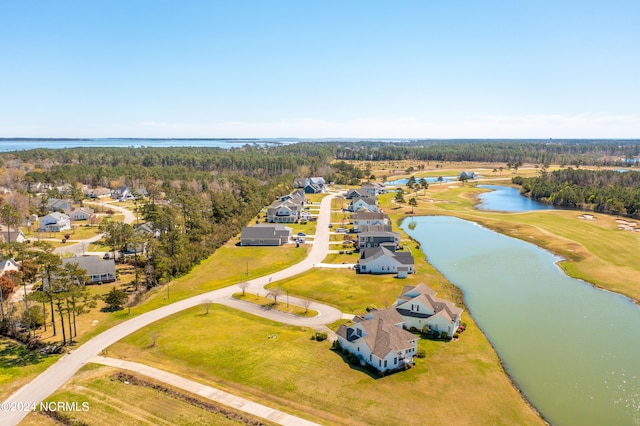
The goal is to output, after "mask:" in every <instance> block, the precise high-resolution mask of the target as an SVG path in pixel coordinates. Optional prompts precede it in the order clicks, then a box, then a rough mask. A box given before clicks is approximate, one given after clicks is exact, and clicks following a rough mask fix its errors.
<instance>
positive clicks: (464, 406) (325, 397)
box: [107, 305, 543, 425]
mask: <svg viewBox="0 0 640 426" xmlns="http://www.w3.org/2000/svg"><path fill="white" fill-rule="evenodd" d="M312 334H313V331H312V330H310V329H305V328H301V327H295V326H287V325H283V324H280V323H277V322H273V321H269V320H266V319H263V318H259V317H256V316H253V315H250V314H247V313H243V312H238V311H236V310H233V309H230V308H227V307H224V306H220V305H213V306H212V307H211V310H210V313H209V315H206V316H204V315H202V308H201V307H198V308H193V309H189V310H186V311H183V312H180V313H178V314H176V315H173V316H171V317H168V318H165V319H162V320H160V321H157V322H155V323H154V324H152V325H150V326H148V327H145V328H144V329H142V330H139V331H137V332H136V333H133V334H131V335H130V336H128V337H126V338H125V339H123V340H121V341H120V342H118V343H116V344H114V345H112V346H111V347H109V348H108V350H107V354H108V356H111V357H118V358H126V359H127V360H133V361H137V362H142V363H144V364H147V365H150V366H153V367H156V368H160V369H163V370H166V371H169V372H172V373H175V374H178V375H181V376H184V377H188V378H192V379H193V378H196V380H198V381H200V382H202V383H203V384H207V385H210V386H214V387H218V388H221V389H223V390H225V391H228V392H230V393H233V394H236V395H239V396H243V397H245V398H248V399H250V400H253V401H256V402H260V403H262V404H265V405H267V406H270V407H273V408H276V409H279V410H282V411H286V412H290V413H292V414H294V415H297V416H300V417H303V418H306V419H309V420H312V421H316V422H319V423H323V424H344V425H370V424H377V425H386V424H388V425H391V424H424V423H425V421H426V422H427V423H429V424H446V423H450V422H451V419H455V422H456V423H457V424H474V425H494V424H522V425H525V424H527V425H528V424H531V425H541V424H543V422H542V420H541V419H540V418H539V417H538V415H537V414H536V413H535V411H534V410H533V409H531V408H530V407H529V406H528V405H527V404H526V402H525V401H524V400H523V399H522V398H521V396H520V394H519V393H518V391H517V390H516V389H515V388H514V387H513V386H512V384H511V382H510V381H509V379H508V378H507V376H506V375H505V374H504V372H503V370H502V368H501V366H500V362H499V360H498V358H497V356H496V354H495V353H494V351H493V350H492V348H491V346H490V345H489V344H488V342H487V341H486V339H485V337H484V336H483V335H482V333H481V332H480V331H479V330H478V329H477V328H476V327H470V328H469V329H468V330H467V331H465V333H463V335H462V336H461V338H460V339H459V340H458V341H455V342H442V341H431V340H420V341H419V349H423V350H424V351H425V352H426V358H423V359H418V360H417V362H416V365H415V367H413V368H411V369H409V370H407V371H403V372H400V373H397V374H392V375H389V376H386V377H383V378H379V377H377V376H376V375H371V374H370V373H368V372H366V371H364V370H362V369H361V368H360V367H353V366H350V365H349V364H348V363H346V362H345V360H344V359H343V357H342V355H341V354H339V353H336V352H334V351H332V350H331V349H330V343H329V342H327V341H324V342H317V341H314V340H311V335H312ZM113 398H114V403H116V404H121V403H122V402H121V401H123V400H126V398H127V397H126V396H117V395H114V396H113Z"/></svg>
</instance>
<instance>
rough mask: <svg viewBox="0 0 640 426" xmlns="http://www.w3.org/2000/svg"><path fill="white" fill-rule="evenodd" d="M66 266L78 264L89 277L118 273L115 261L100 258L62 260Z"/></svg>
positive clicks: (87, 257)
mask: <svg viewBox="0 0 640 426" xmlns="http://www.w3.org/2000/svg"><path fill="white" fill-rule="evenodd" d="M62 263H63V264H64V265H66V264H68V263H76V264H77V265H78V267H79V268H80V269H84V270H85V271H87V274H88V275H104V274H112V275H115V273H116V263H115V261H114V260H113V259H104V260H103V259H101V258H100V257H99V256H80V257H69V258H67V259H62Z"/></svg>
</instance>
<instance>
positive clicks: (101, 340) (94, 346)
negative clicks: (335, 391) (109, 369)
mask: <svg viewBox="0 0 640 426" xmlns="http://www.w3.org/2000/svg"><path fill="white" fill-rule="evenodd" d="M335 196H336V194H331V195H329V196H327V197H325V198H324V199H323V200H322V203H321V208H320V214H319V217H318V222H317V228H316V234H315V240H314V242H313V247H312V248H311V251H310V253H309V255H308V256H307V258H306V259H304V260H303V261H302V262H300V263H298V264H296V265H293V266H291V267H289V268H287V269H284V270H282V271H279V272H276V273H274V274H271V275H270V276H266V277H261V278H257V279H255V280H252V281H249V288H248V289H247V291H249V292H254V293H255V292H258V291H263V290H262V288H263V287H264V286H265V285H266V284H268V283H269V282H270V281H272V282H275V281H278V280H281V279H285V278H289V277H292V276H294V275H297V274H300V273H303V272H305V271H307V270H309V269H311V268H313V267H314V266H315V265H317V264H320V263H321V262H322V260H323V259H324V258H325V257H326V255H327V252H328V247H329V227H328V225H329V223H330V218H331V200H332V199H333V198H334V197H335ZM237 291H238V288H237V287H236V286H235V285H234V286H230V287H226V288H223V289H220V290H215V291H211V292H209V293H205V294H201V295H198V296H194V297H191V298H189V299H184V300H181V301H178V302H176V303H172V304H170V305H167V306H164V307H162V308H159V309H156V310H154V311H150V312H147V313H144V314H142V315H139V316H137V317H135V318H132V319H131V320H129V321H126V322H124V323H121V324H118V325H116V326H114V327H112V328H110V329H109V330H106V331H105V332H103V333H101V334H100V335H98V336H96V337H94V338H93V339H91V340H89V341H88V342H86V343H85V344H83V345H82V346H80V347H78V348H77V349H75V350H73V351H71V352H70V353H68V354H66V355H64V356H63V357H62V358H60V360H58V362H56V363H55V364H53V365H52V366H51V367H49V368H48V369H47V370H46V371H44V372H43V373H42V374H40V375H39V376H38V377H36V378H35V379H34V380H33V381H32V382H31V383H28V384H27V385H25V386H23V387H22V388H21V389H19V390H18V391H17V392H15V393H14V394H13V395H11V396H10V397H9V398H8V399H7V400H5V402H6V403H26V402H29V403H39V402H40V401H42V400H44V399H45V398H47V397H48V396H49V395H51V394H52V393H53V392H55V391H56V389H58V388H59V387H60V386H62V385H63V384H64V383H65V382H67V381H68V380H69V379H70V378H71V377H72V376H73V375H74V374H75V373H76V372H77V371H78V369H80V368H81V367H82V366H83V365H84V364H85V363H87V362H90V360H91V359H92V358H94V357H95V356H97V355H98V354H100V352H101V351H102V350H103V349H105V348H106V347H108V346H109V345H111V344H113V343H115V342H117V341H118V340H120V339H122V338H124V337H125V336H127V335H129V334H131V333H133V332H134V331H136V330H139V329H140V328H142V327H145V326H147V325H149V324H151V323H152V322H154V321H157V320H159V319H161V318H164V317H167V316H169V315H172V314H174V313H177V312H180V311H182V310H185V309H188V308H191V307H193V306H197V305H199V304H201V303H202V302H203V301H205V300H211V301H213V302H215V303H220V304H223V305H226V306H230V307H233V308H235V309H238V310H242V311H245V312H249V313H251V314H254V315H257V316H261V317H264V318H269V319H272V320H275V321H279V322H282V323H286V324H293V325H301V326H308V327H317V328H320V327H323V326H324V325H326V324H330V323H332V322H335V321H337V320H339V319H340V318H342V312H340V311H339V310H337V309H335V308H332V307H330V306H326V305H323V304H320V303H312V304H311V305H310V306H309V308H310V309H314V310H316V311H317V312H318V315H317V316H316V317H313V318H299V317H296V316H294V315H289V314H285V313H282V312H279V311H275V310H263V309H262V308H261V307H259V306H257V305H254V304H250V303H247V302H243V301H239V300H236V299H233V298H232V297H231V295H232V294H233V293H235V292H237ZM289 300H290V302H291V303H294V304H300V302H299V301H298V299H297V298H295V297H293V296H290V298H289ZM26 414H27V413H25V412H18V411H12V412H3V413H2V424H3V425H15V424H18V423H19V422H20V421H21V420H22V419H23V418H24V416H26Z"/></svg>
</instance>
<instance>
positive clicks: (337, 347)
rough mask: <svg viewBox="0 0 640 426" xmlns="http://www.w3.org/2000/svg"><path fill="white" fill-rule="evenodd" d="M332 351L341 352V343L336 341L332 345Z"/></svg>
mask: <svg viewBox="0 0 640 426" xmlns="http://www.w3.org/2000/svg"><path fill="white" fill-rule="evenodd" d="M331 349H333V350H335V351H339V350H341V349H342V348H341V347H340V342H338V340H334V341H333V344H332V345H331Z"/></svg>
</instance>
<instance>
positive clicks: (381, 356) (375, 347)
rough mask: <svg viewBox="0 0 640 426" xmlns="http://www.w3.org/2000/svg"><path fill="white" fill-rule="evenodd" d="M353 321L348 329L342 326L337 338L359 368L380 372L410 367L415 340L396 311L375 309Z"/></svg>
mask: <svg viewBox="0 0 640 426" xmlns="http://www.w3.org/2000/svg"><path fill="white" fill-rule="evenodd" d="M353 321H354V323H353V324H352V325H349V326H347V325H345V324H342V325H341V326H340V328H338V331H336V334H337V336H338V343H339V344H340V347H341V348H343V349H346V350H347V351H349V352H350V353H352V354H354V355H355V356H357V357H358V359H359V360H360V364H361V365H365V364H369V365H370V366H372V367H373V368H375V369H376V370H378V371H380V372H385V371H393V370H400V369H404V368H406V367H409V366H411V365H413V363H414V357H415V355H416V351H417V347H418V336H416V335H414V334H412V333H410V332H408V331H407V330H404V329H403V325H404V321H403V319H402V317H401V316H400V315H399V314H398V313H397V312H396V311H395V309H393V308H391V309H384V310H375V309H374V310H372V311H371V312H369V313H367V314H366V315H364V316H362V317H360V316H356V317H355V318H354V319H353Z"/></svg>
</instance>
